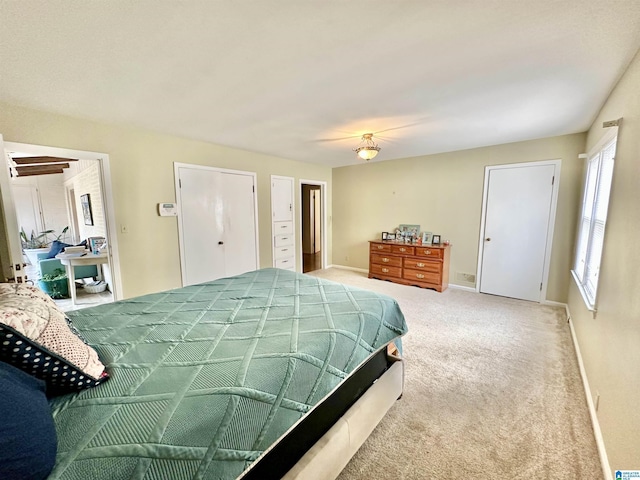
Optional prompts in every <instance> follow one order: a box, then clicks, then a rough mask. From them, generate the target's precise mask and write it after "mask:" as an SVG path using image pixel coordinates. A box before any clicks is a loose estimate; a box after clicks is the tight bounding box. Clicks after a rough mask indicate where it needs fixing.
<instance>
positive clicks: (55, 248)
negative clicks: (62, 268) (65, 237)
mask: <svg viewBox="0 0 640 480" xmlns="http://www.w3.org/2000/svg"><path fill="white" fill-rule="evenodd" d="M70 246H71V245H69V244H68V243H64V242H61V241H59V240H54V241H53V243H52V244H51V250H49V253H48V254H47V258H54V257H55V256H56V255H57V254H59V253H60V252H62V251H63V250H64V249H65V248H67V247H70Z"/></svg>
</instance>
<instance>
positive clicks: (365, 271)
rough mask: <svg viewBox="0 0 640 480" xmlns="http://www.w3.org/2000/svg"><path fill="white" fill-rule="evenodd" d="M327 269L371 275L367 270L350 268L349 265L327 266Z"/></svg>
mask: <svg viewBox="0 0 640 480" xmlns="http://www.w3.org/2000/svg"><path fill="white" fill-rule="evenodd" d="M327 268H337V269H338V270H351V271H352V272H360V273H369V270H367V269H366V268H356V267H348V266H347V265H327Z"/></svg>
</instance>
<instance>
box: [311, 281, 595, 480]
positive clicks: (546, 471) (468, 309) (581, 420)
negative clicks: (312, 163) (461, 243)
mask: <svg viewBox="0 0 640 480" xmlns="http://www.w3.org/2000/svg"><path fill="white" fill-rule="evenodd" d="M312 274H314V275H317V276H320V277H323V278H327V279H329V280H334V281H338V282H342V283H346V284H349V285H354V286H357V287H361V288H366V289H369V290H374V291H377V292H381V293H385V294H387V295H390V296H392V297H394V298H395V299H396V300H397V301H398V303H399V304H400V307H401V308H402V310H403V312H404V314H405V317H406V320H407V324H408V325H409V333H408V334H407V335H406V336H405V338H404V340H403V346H404V357H405V360H406V379H405V392H404V395H403V397H402V399H400V400H399V401H398V402H396V404H395V405H394V406H393V407H392V409H391V410H390V411H389V413H388V414H387V416H386V417H385V418H384V419H383V421H382V422H381V423H380V425H378V427H377V428H376V430H375V431H374V432H373V434H372V435H371V437H370V438H369V439H368V440H367V442H366V443H365V444H364V445H363V446H362V448H361V449H360V451H359V452H358V453H357V454H356V456H355V457H354V458H353V459H352V461H351V462H350V463H349V465H347V467H346V468H345V470H344V471H343V472H342V474H341V475H340V477H339V479H340V480H351V479H367V480H374V479H380V478H394V479H473V480H481V479H510V480H511V479H571V480H576V479H589V480H592V479H600V478H603V477H602V470H601V467H600V462H599V458H598V454H597V450H596V445H595V440H594V436H593V431H592V428H591V422H590V419H589V412H588V409H587V404H586V400H585V397H584V390H583V386H582V383H581V379H580V373H579V370H578V364H577V360H576V357H575V351H574V349H573V345H572V342H571V334H570V330H569V326H568V323H567V321H566V314H565V311H564V309H562V308H556V307H549V306H542V305H539V304H535V303H531V302H525V301H519V300H513V299H508V298H502V297H496V296H491V295H482V294H476V293H473V292H467V291H463V290H456V289H451V288H450V289H448V290H446V291H445V292H443V293H441V294H439V293H437V292H435V291H433V290H424V289H420V288H416V287H406V286H402V285H396V284H392V283H389V282H383V281H379V280H372V279H368V278H366V275H365V274H362V273H356V272H351V271H347V270H338V269H329V270H321V271H317V272H313V273H312Z"/></svg>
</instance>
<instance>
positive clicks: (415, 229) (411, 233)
mask: <svg viewBox="0 0 640 480" xmlns="http://www.w3.org/2000/svg"><path fill="white" fill-rule="evenodd" d="M398 229H399V230H400V231H401V232H402V234H403V236H405V237H417V236H418V233H419V232H420V225H409V224H404V223H403V224H400V225H399V226H398Z"/></svg>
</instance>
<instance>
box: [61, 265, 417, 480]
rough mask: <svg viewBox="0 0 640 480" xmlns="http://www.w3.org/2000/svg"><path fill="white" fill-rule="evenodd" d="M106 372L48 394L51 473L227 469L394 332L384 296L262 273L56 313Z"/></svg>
mask: <svg viewBox="0 0 640 480" xmlns="http://www.w3.org/2000/svg"><path fill="white" fill-rule="evenodd" d="M69 317H70V318H71V320H72V321H73V324H74V325H75V326H76V328H77V329H78V330H79V331H80V333H81V334H82V335H83V337H84V338H85V339H86V340H87V342H88V343H89V344H91V345H93V346H94V347H95V348H96V350H97V351H98V353H99V355H100V357H101V359H102V360H103V362H104V363H105V364H106V365H107V370H108V371H109V374H110V375H111V379H110V380H109V381H107V382H105V383H104V384H102V385H100V386H98V387H95V388H92V389H88V390H84V391H82V392H80V393H76V394H70V395H65V396H62V397H57V398H55V399H53V400H52V402H51V405H52V411H53V415H54V420H55V423H56V429H57V433H58V455H57V460H56V466H55V468H54V470H53V472H52V474H51V476H50V479H77V480H87V479H91V480H101V479H105V480H107V479H108V480H119V479H129V478H136V479H161V478H166V479H191V478H202V479H232V478H236V477H237V476H238V475H240V474H241V472H242V471H243V470H245V468H247V466H249V465H250V464H251V463H252V462H253V461H255V460H256V459H257V458H258V457H259V456H260V454H261V453H262V452H263V451H264V450H265V449H266V448H267V447H269V445H271V444H272V443H274V442H276V441H277V440H278V439H279V438H280V437H281V436H282V435H283V434H284V433H285V432H286V431H287V430H288V429H289V428H290V427H291V426H292V425H294V424H295V423H296V422H297V421H298V420H299V419H300V418H301V417H302V416H303V415H304V414H305V413H306V412H308V411H309V410H310V409H311V408H312V407H313V406H314V405H315V404H316V403H318V402H320V401H321V400H322V399H323V398H324V397H325V396H326V395H327V394H328V393H330V392H331V391H332V390H333V389H334V388H336V386H337V385H338V384H339V383H340V382H341V381H342V380H343V379H344V378H346V377H347V376H348V375H349V373H350V372H352V371H353V370H354V369H356V368H357V367H358V366H359V365H360V364H362V363H363V362H364V361H365V360H366V359H367V358H368V357H369V356H370V355H371V354H372V353H374V352H375V351H377V350H379V349H380V348H383V346H384V345H385V344H387V343H388V342H390V341H392V340H394V339H397V338H399V337H400V336H402V335H403V334H404V333H405V332H406V330H407V329H406V324H405V321H404V317H403V315H402V312H401V311H400V309H399V308H398V305H397V304H396V302H395V301H394V300H393V299H391V298H389V297H386V296H383V295H379V294H376V293H373V292H369V291H366V290H361V289H357V288H352V287H348V286H345V285H341V284H338V283H334V282H329V281H326V280H322V279H318V278H315V277H312V276H308V275H301V274H297V273H293V272H288V271H284V270H278V269H263V270H258V271H255V272H250V273H246V274H243V275H239V276H236V277H231V278H225V279H221V280H217V281H213V282H209V283H204V284H200V285H195V286H189V287H185V288H179V289H176V290H170V291H166V292H162V293H155V294H151V295H146V296H142V297H138V298H133V299H129V300H123V301H119V302H115V303H113V304H107V305H102V306H98V307H93V308H89V309H85V310H78V311H74V312H69Z"/></svg>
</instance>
